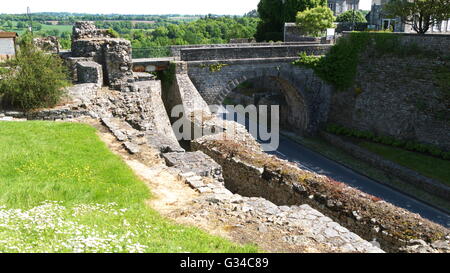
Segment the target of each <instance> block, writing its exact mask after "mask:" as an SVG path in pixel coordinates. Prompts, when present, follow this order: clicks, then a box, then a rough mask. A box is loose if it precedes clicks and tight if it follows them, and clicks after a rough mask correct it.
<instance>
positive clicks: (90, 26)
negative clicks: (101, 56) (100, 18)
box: [72, 21, 114, 41]
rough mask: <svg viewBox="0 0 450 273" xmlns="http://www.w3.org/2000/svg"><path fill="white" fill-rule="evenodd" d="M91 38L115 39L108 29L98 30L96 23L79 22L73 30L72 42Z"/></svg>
mask: <svg viewBox="0 0 450 273" xmlns="http://www.w3.org/2000/svg"><path fill="white" fill-rule="evenodd" d="M91 38H114V37H113V36H112V35H111V33H110V32H109V31H108V30H107V29H97V27H96V26H95V23H94V22H90V21H78V22H75V24H74V25H73V28H72V41H76V40H79V39H91Z"/></svg>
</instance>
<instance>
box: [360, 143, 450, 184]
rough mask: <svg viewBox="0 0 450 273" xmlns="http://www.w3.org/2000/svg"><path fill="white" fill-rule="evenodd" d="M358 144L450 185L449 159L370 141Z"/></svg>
mask: <svg viewBox="0 0 450 273" xmlns="http://www.w3.org/2000/svg"><path fill="white" fill-rule="evenodd" d="M358 145H359V146H361V147H363V148H365V149H367V150H369V151H372V152H374V153H376V154H379V155H381V156H382V157H384V158H386V159H388V160H391V161H393V162H396V163H397V164H400V165H402V166H405V167H407V168H410V169H412V170H415V171H417V172H419V173H421V174H423V175H425V176H428V177H431V178H434V179H436V180H439V181H441V182H443V183H445V184H447V185H448V186H450V161H448V160H444V159H440V158H436V157H432V156H428V155H424V154H421V153H416V152H411V151H407V150H404V149H399V148H396V147H391V146H387V145H383V144H378V143H372V142H366V141H364V142H360V143H358Z"/></svg>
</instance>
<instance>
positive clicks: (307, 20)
mask: <svg viewBox="0 0 450 273" xmlns="http://www.w3.org/2000/svg"><path fill="white" fill-rule="evenodd" d="M334 20H335V17H334V16H333V11H332V10H331V9H329V8H328V7H317V8H312V9H306V10H305V11H302V12H299V13H298V14H297V19H296V22H297V26H298V27H299V28H300V31H301V32H302V33H304V34H306V35H312V36H316V37H317V36H320V35H321V34H322V33H323V32H324V31H325V30H326V29H327V28H331V27H333V22H334Z"/></svg>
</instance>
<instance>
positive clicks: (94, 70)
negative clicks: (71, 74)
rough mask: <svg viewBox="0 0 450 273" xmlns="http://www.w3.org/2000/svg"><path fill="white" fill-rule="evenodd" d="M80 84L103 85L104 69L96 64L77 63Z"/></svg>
mask: <svg viewBox="0 0 450 273" xmlns="http://www.w3.org/2000/svg"><path fill="white" fill-rule="evenodd" d="M77 75H78V83H95V84H98V85H100V86H101V85H103V69H102V66H101V65H100V64H98V63H96V62H78V63H77Z"/></svg>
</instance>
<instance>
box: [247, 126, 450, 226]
mask: <svg viewBox="0 0 450 273" xmlns="http://www.w3.org/2000/svg"><path fill="white" fill-rule="evenodd" d="M248 123H249V120H248V119H247V121H246V124H245V125H246V127H247V128H248ZM268 153H269V154H273V155H276V156H278V157H279V158H281V159H285V160H288V161H290V162H294V163H296V164H297V165H298V166H299V167H300V168H302V169H305V170H309V171H313V172H316V173H319V174H322V175H326V176H329V177H331V178H333V179H334V180H337V181H340V182H343V183H345V184H347V185H349V186H351V187H354V188H357V189H359V190H361V191H363V192H365V193H368V194H371V195H373V196H376V197H378V198H380V199H382V200H385V201H387V202H389V203H392V204H394V205H396V206H398V207H401V208H404V209H407V210H409V211H411V212H413V213H417V214H419V215H421V216H422V217H423V218H426V219H429V220H431V221H433V222H436V223H438V224H441V225H443V226H445V227H450V215H449V214H448V213H446V212H445V211H443V210H440V209H437V208H435V207H433V206H430V205H428V204H426V203H424V202H422V201H420V200H418V199H416V198H414V197H412V196H410V195H408V194H405V193H402V192H400V191H398V190H396V189H394V188H391V187H389V186H386V185H383V184H381V183H380V182H378V181H375V180H373V179H370V178H368V177H366V176H364V175H361V174H359V173H358V172H355V171H353V170H351V169H349V168H347V167H345V166H343V165H341V164H339V163H337V162H335V161H333V160H330V159H328V158H326V157H324V156H322V155H321V154H319V153H317V152H314V151H312V150H310V149H308V148H306V147H305V146H303V145H301V144H299V143H298V142H295V141H292V140H290V139H288V138H286V137H283V136H280V145H279V147H278V149H277V150H276V151H274V152H268Z"/></svg>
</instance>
